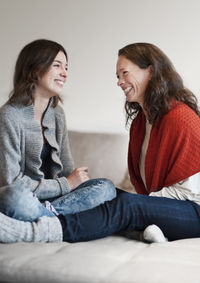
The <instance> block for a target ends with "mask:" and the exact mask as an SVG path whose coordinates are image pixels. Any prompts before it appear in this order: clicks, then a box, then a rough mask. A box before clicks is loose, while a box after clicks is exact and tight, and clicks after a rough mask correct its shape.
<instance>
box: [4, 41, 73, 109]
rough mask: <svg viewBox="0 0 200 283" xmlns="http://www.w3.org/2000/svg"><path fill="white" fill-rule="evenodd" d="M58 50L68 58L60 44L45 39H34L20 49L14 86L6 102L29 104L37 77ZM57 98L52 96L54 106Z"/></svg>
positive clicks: (45, 69)
mask: <svg viewBox="0 0 200 283" xmlns="http://www.w3.org/2000/svg"><path fill="white" fill-rule="evenodd" d="M59 51H62V52H63V53H64V54H65V56H66V59H68V58H67V53H66V51H65V49H64V48H63V47H62V46H61V45H60V44H58V43H57V42H54V41H51V40H47V39H38V40H35V41H33V42H31V43H29V44H27V45H26V46H25V47H24V48H23V49H22V50H21V52H20V53H19V56H18V58H17V62H16V65H15V72H14V88H13V90H12V91H11V93H10V96H9V100H8V103H13V102H14V103H16V102H17V103H19V104H23V105H30V104H31V103H32V102H33V94H34V92H35V86H36V85H37V83H38V77H39V76H40V77H41V76H43V75H44V74H45V73H46V72H47V71H48V68H49V67H50V66H51V64H52V62H53V61H54V59H55V57H56V55H57V54H58V52H59ZM59 100H61V98H60V97H59V96H54V97H53V106H54V107H55V106H56V105H57V104H58V101H59Z"/></svg>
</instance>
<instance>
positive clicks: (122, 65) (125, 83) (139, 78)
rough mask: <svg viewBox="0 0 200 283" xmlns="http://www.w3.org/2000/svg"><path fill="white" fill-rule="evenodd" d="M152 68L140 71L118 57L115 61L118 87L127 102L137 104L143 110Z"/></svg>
mask: <svg viewBox="0 0 200 283" xmlns="http://www.w3.org/2000/svg"><path fill="white" fill-rule="evenodd" d="M151 71H152V66H149V67H148V68H146V69H141V68H140V67H139V66H138V65H136V64H134V63H133V62H132V61H130V60H129V59H127V58H126V57H125V56H123V55H120V56H119V58H118V61H117V78H118V82H117V84H118V86H120V87H121V88H122V90H123V91H124V94H125V96H126V100H127V101H128V102H137V103H139V104H140V106H141V107H142V108H143V104H144V95H145V91H146V89H147V86H148V83H149V80H150V79H151Z"/></svg>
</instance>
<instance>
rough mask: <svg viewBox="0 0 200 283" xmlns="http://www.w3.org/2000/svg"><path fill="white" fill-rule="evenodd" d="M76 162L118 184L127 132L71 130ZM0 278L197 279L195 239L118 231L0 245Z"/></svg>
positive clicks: (159, 282)
mask: <svg viewBox="0 0 200 283" xmlns="http://www.w3.org/2000/svg"><path fill="white" fill-rule="evenodd" d="M70 140H71V146H72V151H73V155H74V157H75V162H76V164H77V166H79V165H86V164H88V165H89V172H90V173H91V177H109V178H110V179H112V180H113V181H114V183H115V184H116V185H118V184H121V182H122V180H123V179H124V175H125V173H126V171H127V170H126V169H127V166H126V155H127V137H126V136H121V135H113V134H102V135H101V134H89V133H75V132H70ZM0 282H20V283H31V282H34V283H35V282H36V283H45V282H48V283H51V282H52V283H60V282H63V283H64V282H65V283H66V282H73V283H96V282H98V283H118V282H120V283H129V282H131V283H146V282H147V283H188V282H191V283H198V282H200V239H188V240H180V241H174V242H167V243H164V244H146V243H142V242H137V241H134V240H129V239H126V238H123V237H121V236H116V235H113V236H110V237H107V238H104V239H100V240H95V241H90V242H83V243H76V244H70V243H64V242H63V243H47V244H41V243H17V244H0Z"/></svg>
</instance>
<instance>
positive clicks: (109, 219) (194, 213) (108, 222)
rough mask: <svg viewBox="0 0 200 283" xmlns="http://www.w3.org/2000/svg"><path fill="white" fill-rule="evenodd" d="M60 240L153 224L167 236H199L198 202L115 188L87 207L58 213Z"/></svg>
mask: <svg viewBox="0 0 200 283" xmlns="http://www.w3.org/2000/svg"><path fill="white" fill-rule="evenodd" d="M58 217H59V219H60V221H61V224H62V227H63V235H64V236H63V240H64V241H67V242H79V241H89V240H94V239H99V238H103V237H106V236H108V235H111V234H113V233H116V232H120V231H124V230H126V231H131V230H144V229H145V228H146V227H147V226H148V225H151V224H156V225H157V226H159V227H160V228H161V230H162V231H163V233H164V235H165V237H167V238H168V240H177V239H184V238H193V237H200V206H199V205H197V204H196V203H194V202H191V201H183V200H176V199H169V198H164V197H153V196H145V195H137V194H129V193H126V192H120V191H119V192H118V194H117V197H116V198H115V199H113V200H111V201H108V202H105V203H104V204H101V205H99V206H98V207H95V208H93V209H91V210H88V211H83V212H80V213H77V214H73V215H59V216H58Z"/></svg>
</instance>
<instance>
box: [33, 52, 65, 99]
mask: <svg viewBox="0 0 200 283" xmlns="http://www.w3.org/2000/svg"><path fill="white" fill-rule="evenodd" d="M66 80H67V59H66V56H65V54H64V53H63V52H62V51H60V52H58V54H57V55H56V57H55V59H54V61H53V63H52V64H51V66H50V67H49V69H48V71H47V72H46V73H45V74H44V75H43V76H42V77H39V78H38V85H37V86H36V93H39V94H40V95H42V96H44V97H48V98H49V97H52V96H57V95H60V93H61V91H62V89H63V86H64V84H65V83H66Z"/></svg>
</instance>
